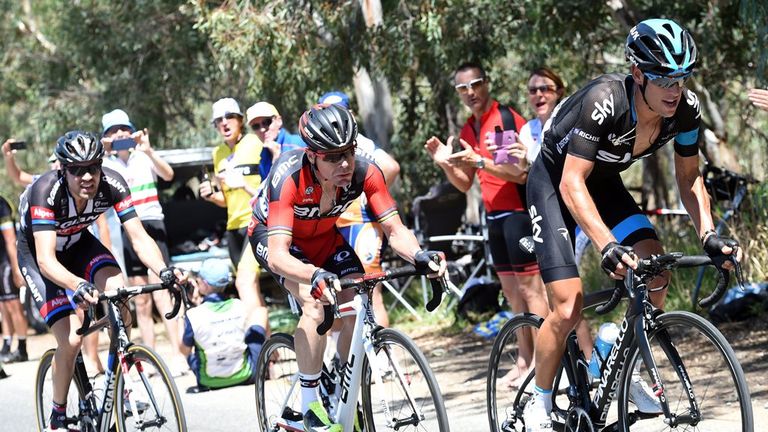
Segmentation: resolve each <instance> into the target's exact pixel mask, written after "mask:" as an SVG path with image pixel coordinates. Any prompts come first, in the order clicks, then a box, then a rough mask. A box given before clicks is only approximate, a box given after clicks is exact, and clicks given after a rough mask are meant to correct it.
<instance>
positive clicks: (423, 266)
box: [413, 250, 445, 275]
mask: <svg viewBox="0 0 768 432" xmlns="http://www.w3.org/2000/svg"><path fill="white" fill-rule="evenodd" d="M443 261H445V254H443V253H442V252H440V251H431V250H420V251H418V252H416V255H414V256H413V265H414V267H416V271H417V272H419V274H423V275H427V274H432V273H435V270H432V269H431V268H429V263H432V262H434V263H436V264H437V265H440V264H442V262H443Z"/></svg>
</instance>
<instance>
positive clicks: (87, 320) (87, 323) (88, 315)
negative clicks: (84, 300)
mask: <svg viewBox="0 0 768 432" xmlns="http://www.w3.org/2000/svg"><path fill="white" fill-rule="evenodd" d="M93 316H94V310H93V305H92V304H90V305H88V310H86V311H85V314H84V316H83V325H82V326H80V328H79V329H77V331H75V333H77V335H78V336H82V335H84V334H85V332H87V331H88V329H89V328H90V327H91V321H92V320H93Z"/></svg>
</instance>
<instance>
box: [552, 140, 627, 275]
mask: <svg viewBox="0 0 768 432" xmlns="http://www.w3.org/2000/svg"><path fill="white" fill-rule="evenodd" d="M594 166H595V163H594V162H592V161H589V160H587V159H583V158H580V157H576V156H572V155H567V156H566V157H565V164H564V165H563V176H562V179H561V180H560V194H561V195H562V197H563V201H564V202H565V205H566V207H568V210H569V211H570V212H571V215H573V218H574V220H576V223H578V224H579V226H580V227H581V229H582V230H583V231H584V233H585V234H586V235H587V237H589V239H590V240H592V243H594V245H595V247H596V248H597V249H598V250H600V251H601V254H602V261H601V266H602V267H603V270H605V271H606V273H608V275H609V276H611V277H612V278H614V279H623V278H624V275H625V274H626V269H627V266H629V267H631V268H633V269H636V268H637V262H636V261H635V259H634V258H633V256H634V254H633V253H632V249H631V248H629V247H627V246H621V245H619V244H618V242H616V237H614V236H613V233H611V230H610V228H608V226H607V225H606V224H605V222H603V219H602V218H601V217H600V213H598V211H597V207H596V206H595V202H594V200H593V199H592V196H591V195H590V194H589V190H587V184H586V180H587V177H589V174H590V173H591V172H592V168H594Z"/></svg>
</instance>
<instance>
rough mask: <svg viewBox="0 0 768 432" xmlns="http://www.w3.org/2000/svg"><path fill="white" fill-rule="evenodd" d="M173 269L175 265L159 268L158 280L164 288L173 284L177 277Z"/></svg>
mask: <svg viewBox="0 0 768 432" xmlns="http://www.w3.org/2000/svg"><path fill="white" fill-rule="evenodd" d="M174 270H176V267H173V266H171V267H166V268H164V269H162V270H160V274H159V275H158V276H160V281H161V283H162V284H163V286H165V287H166V288H167V287H169V286H172V285H173V284H175V283H176V282H177V281H178V279H176V273H174Z"/></svg>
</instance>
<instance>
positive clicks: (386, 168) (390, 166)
mask: <svg viewBox="0 0 768 432" xmlns="http://www.w3.org/2000/svg"><path fill="white" fill-rule="evenodd" d="M373 158H374V159H375V160H376V165H378V166H379V168H381V172H382V173H384V180H385V181H386V182H387V185H392V182H394V181H395V180H396V179H397V176H398V174H400V164H399V163H397V161H396V160H395V159H394V158H393V157H392V156H390V155H389V154H388V153H387V152H385V151H384V150H381V149H379V150H377V151H376V153H374V155H373Z"/></svg>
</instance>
